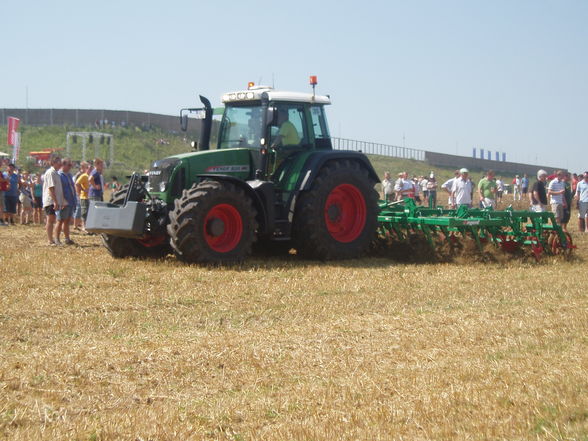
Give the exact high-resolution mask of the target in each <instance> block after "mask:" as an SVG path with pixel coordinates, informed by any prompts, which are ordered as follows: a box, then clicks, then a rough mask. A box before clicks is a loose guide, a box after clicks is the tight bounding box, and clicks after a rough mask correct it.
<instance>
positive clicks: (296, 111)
mask: <svg viewBox="0 0 588 441" xmlns="http://www.w3.org/2000/svg"><path fill="white" fill-rule="evenodd" d="M276 109H277V112H278V124H277V126H276V127H272V130H271V142H272V145H273V146H274V147H278V148H279V147H285V146H298V145H304V144H308V135H307V133H306V125H305V124H304V107H302V106H288V105H278V106H276Z"/></svg>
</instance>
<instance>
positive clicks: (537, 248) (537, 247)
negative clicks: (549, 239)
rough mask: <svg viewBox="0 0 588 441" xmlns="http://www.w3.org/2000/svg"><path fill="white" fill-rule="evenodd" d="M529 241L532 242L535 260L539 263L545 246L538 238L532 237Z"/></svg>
mask: <svg viewBox="0 0 588 441" xmlns="http://www.w3.org/2000/svg"><path fill="white" fill-rule="evenodd" d="M529 239H530V240H531V251H533V255H534V256H535V260H536V261H537V262H539V260H540V259H541V255H542V254H543V245H541V243H540V242H539V240H538V239H537V238H536V237H530V238H529Z"/></svg>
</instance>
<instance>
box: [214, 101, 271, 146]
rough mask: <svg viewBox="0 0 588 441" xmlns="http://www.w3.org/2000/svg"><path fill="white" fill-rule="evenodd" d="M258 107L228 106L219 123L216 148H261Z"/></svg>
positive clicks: (259, 111)
mask: <svg viewBox="0 0 588 441" xmlns="http://www.w3.org/2000/svg"><path fill="white" fill-rule="evenodd" d="M261 124H262V115H261V107H260V106H228V107H226V108H225V113H224V115H223V119H222V121H221V126H220V133H219V140H218V148H219V149H227V148H237V147H254V148H260V147H261V133H262V129H261Z"/></svg>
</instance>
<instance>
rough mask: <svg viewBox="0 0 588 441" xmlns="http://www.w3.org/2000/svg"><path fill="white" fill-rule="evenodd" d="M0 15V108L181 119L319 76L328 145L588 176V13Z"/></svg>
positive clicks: (473, 9)
mask: <svg viewBox="0 0 588 441" xmlns="http://www.w3.org/2000/svg"><path fill="white" fill-rule="evenodd" d="M2 3H6V2H2ZM3 10H4V11H5V13H4V14H3V19H2V24H1V25H0V36H1V40H2V42H3V45H2V46H3V49H4V50H3V52H4V54H3V59H4V62H3V63H2V68H1V69H0V107H24V106H25V103H26V101H25V96H26V95H25V90H26V87H27V86H28V90H29V100H28V104H29V107H42V108H49V107H53V108H104V109H124V110H137V111H150V112H157V113H166V114H176V113H177V111H178V109H179V108H181V107H184V106H186V105H193V104H195V103H196V95H197V94H203V95H205V96H208V97H209V98H210V99H211V100H212V102H213V105H220V96H221V94H222V93H223V92H226V91H229V90H235V89H240V88H244V87H246V85H247V82H248V81H255V82H256V83H257V82H259V80H260V79H261V80H262V83H264V84H271V83H272V79H273V81H274V83H275V86H276V87H277V88H280V89H285V90H296V91H304V90H309V86H308V76H309V75H311V74H314V75H317V76H318V79H319V86H318V92H319V93H324V94H330V95H331V97H332V100H333V105H332V106H331V107H330V108H329V109H328V110H329V119H330V125H331V132H332V134H333V135H334V136H343V137H348V138H354V139H361V140H369V141H376V142H382V143H388V144H396V145H402V142H403V136H405V143H406V146H407V147H408V146H410V147H415V148H423V149H430V150H435V151H441V152H446V153H456V152H457V153H459V154H461V155H468V156H469V155H471V151H472V147H474V146H477V147H484V148H486V149H490V150H492V151H495V150H499V151H505V152H507V155H508V159H509V160H514V161H518V162H529V163H536V161H538V162H539V163H544V164H547V165H553V166H558V165H559V166H564V167H569V168H571V169H573V170H574V171H580V170H585V169H588V124H587V121H588V85H587V79H588V25H587V24H588V1H571V0H570V1H567V0H561V1H546V0H543V1H526V0H520V1H517V0H511V1H504V0H496V1H475V0H472V1H432V0H430V1H403V2H399V1H363V2H360V1H346V0H343V1H341V0H339V1H319V0H314V1H306V0H298V1H295V2H274V1H258V0H250V1H231V0H226V1H223V2H212V1H210V2H203V1H196V0H193V1H188V0H177V1H172V2H162V1H138V0H129V1H123V0H119V1H116V2H115V1H108V0H105V1H100V2H96V1H94V2H87V1H83V0H77V1H65V0H54V1H52V2H48V1H40V0H30V1H27V2H11V6H10V7H9V8H7V7H6V6H4V7H3ZM6 11H9V13H6ZM10 47H12V48H14V51H13V52H9V49H8V48H10Z"/></svg>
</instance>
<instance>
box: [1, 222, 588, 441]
mask: <svg viewBox="0 0 588 441" xmlns="http://www.w3.org/2000/svg"><path fill="white" fill-rule="evenodd" d="M574 215H575V213H574ZM574 221H575V217H572V223H573V222H574ZM572 232H573V233H575V232H576V230H575V229H574V228H572ZM586 236H588V235H586ZM586 236H581V235H579V234H577V233H576V234H574V238H575V240H576V242H577V244H578V249H577V250H576V256H577V257H576V258H575V259H572V260H571V261H564V260H562V259H553V258H551V259H550V258H548V259H544V260H543V261H542V262H541V263H539V264H535V263H532V262H529V261H526V262H520V261H517V260H510V261H507V262H506V263H505V262H502V263H481V262H476V261H475V259H472V261H471V262H467V260H466V261H465V262H464V261H460V263H443V264H405V263H399V262H395V261H391V260H387V259H383V258H365V259H360V260H352V261H345V262H330V263H321V262H313V261H304V260H300V259H298V258H296V257H295V256H289V257H284V258H276V259H268V258H261V257H253V258H252V259H251V260H249V261H247V262H246V263H245V264H243V265H241V266H238V267H232V268H207V267H199V266H187V265H183V264H181V263H179V262H177V261H176V260H175V259H174V258H173V257H169V258H167V259H165V260H163V261H149V260H147V261H140V260H114V259H112V258H110V257H109V256H108V255H107V253H106V252H105V250H104V249H103V248H102V247H101V246H100V240H99V238H97V237H89V236H81V235H75V236H73V238H74V240H75V241H76V242H78V245H76V246H70V247H60V248H53V247H47V246H45V239H44V235H43V231H42V230H41V228H40V227H31V226H17V227H13V228H3V229H0V244H1V246H0V268H1V272H2V275H1V281H2V295H1V297H0V353H1V357H0V438H2V439H10V440H39V439H40V440H57V439H59V440H61V439H63V440H119V439H125V440H200V439H221V440H339V439H341V440H347V439H349V440H351V439H354V440H355V439H359V440H388V439H398V440H401V439H403V440H420V439H422V440H427V439H431V440H444V439H472V440H478V439H480V440H483V439H488V440H501V439H504V440H518V439H521V440H527V439H541V440H543V439H545V440H552V439H559V440H587V439H588V394H587V391H588V296H587V294H586V292H587V290H586V261H585V260H583V258H582V256H583V254H584V252H585V250H586V249H587V245H588V237H586Z"/></svg>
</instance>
